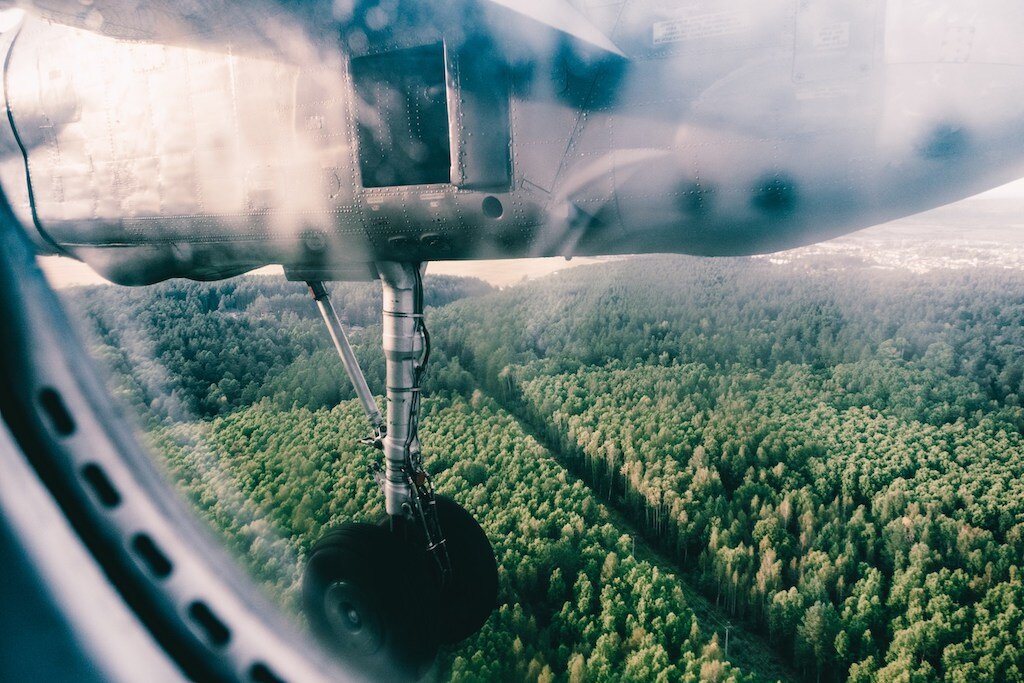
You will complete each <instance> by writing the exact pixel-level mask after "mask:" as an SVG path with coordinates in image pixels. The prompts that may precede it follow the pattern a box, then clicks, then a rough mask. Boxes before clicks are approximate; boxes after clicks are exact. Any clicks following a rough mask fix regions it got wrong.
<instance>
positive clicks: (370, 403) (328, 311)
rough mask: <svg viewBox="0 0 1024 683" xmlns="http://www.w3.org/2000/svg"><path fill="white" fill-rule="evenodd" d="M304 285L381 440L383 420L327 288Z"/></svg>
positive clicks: (322, 284) (313, 283)
mask: <svg viewBox="0 0 1024 683" xmlns="http://www.w3.org/2000/svg"><path fill="white" fill-rule="evenodd" d="M306 284H307V285H309V292H310V294H312V295H313V298H314V299H315V300H316V307H317V308H318V309H320V315H321V316H323V319H324V322H325V323H327V331H328V332H330V333H331V340H332V341H333V342H334V348H335V349H337V351H338V356H340V357H341V364H342V365H344V366H345V372H346V374H348V378H349V379H350V380H351V381H352V386H353V388H355V390H356V396H358V397H359V402H360V403H362V404H363V411H365V412H366V417H367V419H369V420H370V424H371V425H373V429H374V433H375V436H376V437H378V438H383V430H384V418H383V416H382V415H381V414H380V409H379V408H378V407H377V400H376V399H375V398H374V397H373V394H372V393H370V387H369V386H368V385H367V384H366V377H365V376H364V375H363V370H362V368H360V367H359V361H358V360H356V354H355V353H353V351H352V345H351V344H349V343H348V335H347V334H345V326H344V325H342V324H341V318H339V317H338V312H337V311H335V310H334V304H332V303H331V297H330V296H329V295H328V294H327V288H326V287H325V286H324V283H323V282H307V283H306Z"/></svg>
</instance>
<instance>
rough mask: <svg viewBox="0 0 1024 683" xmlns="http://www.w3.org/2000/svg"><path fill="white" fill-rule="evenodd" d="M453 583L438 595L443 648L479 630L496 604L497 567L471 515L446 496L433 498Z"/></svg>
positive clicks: (478, 526)
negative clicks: (442, 532)
mask: <svg viewBox="0 0 1024 683" xmlns="http://www.w3.org/2000/svg"><path fill="white" fill-rule="evenodd" d="M435 500H436V501H437V517H438V521H439V522H440V523H441V529H442V530H443V531H444V535H445V539H446V544H445V545H446V546H447V548H448V558H449V561H450V562H451V566H452V580H451V581H450V582H449V584H448V586H446V587H445V589H444V590H443V591H442V592H441V612H440V629H439V631H440V638H441V642H442V643H444V644H446V645H452V644H454V643H457V642H459V641H460V640H464V639H465V638H468V637H469V636H471V635H473V634H474V633H476V632H477V631H479V630H480V627H481V626H483V625H484V622H486V621H487V618H488V617H489V616H490V615H491V612H493V611H494V608H495V606H496V604H497V601H498V563H497V561H496V560H495V559H494V550H493V549H492V548H491V543H490V541H488V540H487V536H486V535H485V534H484V530H483V529H481V528H480V525H479V524H478V523H477V521H476V520H475V519H473V515H471V514H469V512H467V511H466V509H465V508H463V507H462V506H461V505H459V504H458V503H456V502H455V501H454V500H452V499H451V498H448V497H446V496H435Z"/></svg>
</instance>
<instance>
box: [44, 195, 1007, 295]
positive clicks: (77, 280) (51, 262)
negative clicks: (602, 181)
mask: <svg viewBox="0 0 1024 683" xmlns="http://www.w3.org/2000/svg"><path fill="white" fill-rule="evenodd" d="M1015 198H1019V199H1020V200H1021V202H1022V204H1024V179H1021V180H1017V181H1014V182H1012V183H1009V184H1007V185H1003V186H1001V187H997V188H995V189H992V190H989V191H988V192H983V193H982V194H979V195H976V196H975V197H970V198H968V199H965V200H963V201H965V202H970V201H972V200H975V199H1015ZM1022 209H1024V206H1022ZM1022 215H1024V212H1022ZM897 222H898V221H897ZM595 260H597V259H592V258H575V259H573V260H572V261H566V260H565V259H563V258H561V257H553V258H543V259H540V258H534V259H515V260H506V261H463V262H460V261H439V262H433V263H431V264H430V266H429V272H431V273H435V274H448V275H465V276H470V277H478V278H480V279H482V280H486V281H488V282H490V283H491V284H493V285H496V286H498V287H503V286H505V285H509V284H513V283H515V282H519V281H520V280H522V279H524V278H534V277H540V276H543V275H548V274H550V273H553V272H555V271H557V270H563V269H565V268H569V267H572V266H577V265H583V264H587V263H593V262H594V261H595ZM39 263H40V265H41V266H42V268H43V272H45V273H46V276H47V278H48V279H49V280H50V283H51V284H52V285H53V286H54V287H73V286H75V285H93V284H108V283H107V281H106V280H104V279H103V278H101V277H100V276H99V275H97V274H96V273H94V272H93V271H92V270H91V269H89V267H88V266H86V265H85V264H83V263H80V262H78V261H74V260H72V259H69V258H63V257H60V256H47V257H43V258H40V259H39ZM256 272H262V273H276V274H280V273H281V272H282V271H281V268H280V267H279V266H268V267H266V268H261V269H260V270H259V271H256Z"/></svg>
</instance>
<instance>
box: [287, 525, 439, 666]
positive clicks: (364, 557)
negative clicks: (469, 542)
mask: <svg viewBox="0 0 1024 683" xmlns="http://www.w3.org/2000/svg"><path fill="white" fill-rule="evenodd" d="M432 588H433V577H432V576H430V575H429V572H428V571H427V568H426V566H425V565H424V563H423V562H422V558H420V557H417V556H416V555H415V554H414V553H412V552H410V549H409V548H408V547H407V545H406V544H405V543H402V542H400V541H399V540H398V539H397V538H396V537H395V536H394V535H392V534H391V533H390V532H389V531H388V530H387V529H385V528H382V527H379V526H374V525H372V524H358V523H348V524H344V525H342V526H340V527H338V528H336V529H333V530H331V531H328V532H327V533H326V534H324V536H323V537H322V538H321V539H320V540H319V541H317V543H316V544H315V545H314V546H313V548H312V550H311V551H310V553H309V560H308V562H307V564H306V569H305V572H304V574H303V577H302V601H303V607H304V608H305V612H306V615H307V617H308V618H309V622H310V625H311V626H312V627H313V630H314V631H315V632H316V634H317V635H318V636H319V637H320V638H321V639H322V640H324V641H325V643H326V644H327V645H328V646H329V647H330V648H331V649H333V650H335V651H336V652H338V654H339V656H340V657H341V658H342V659H343V660H345V661H347V662H350V663H351V664H353V665H356V666H358V667H359V668H360V669H362V670H363V671H364V672H365V673H367V674H368V675H370V676H371V677H372V678H375V679H378V678H379V679H382V680H395V679H407V680H415V679H417V678H420V677H421V676H422V675H423V673H424V672H425V671H426V670H427V669H428V668H429V667H430V665H431V664H432V663H433V660H434V657H435V656H436V654H437V647H438V641H437V631H438V629H437V626H436V619H437V597H438V596H437V591H436V589H432Z"/></svg>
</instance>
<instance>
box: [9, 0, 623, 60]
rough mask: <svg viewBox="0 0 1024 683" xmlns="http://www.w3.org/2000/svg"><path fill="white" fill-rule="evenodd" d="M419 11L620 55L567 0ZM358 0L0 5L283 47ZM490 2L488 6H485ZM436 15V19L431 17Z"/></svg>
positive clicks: (330, 23) (122, 28)
mask: <svg viewBox="0 0 1024 683" xmlns="http://www.w3.org/2000/svg"><path fill="white" fill-rule="evenodd" d="M399 4H401V5H402V6H403V11H404V9H405V6H408V7H410V8H415V9H416V10H418V11H419V12H423V13H426V14H431V15H434V17H435V18H437V15H445V14H448V15H450V18H451V19H452V20H453V21H460V22H461V21H465V20H466V19H467V18H473V17H476V18H478V19H480V18H482V19H483V20H484V21H487V22H488V23H489V24H490V26H489V27H488V28H490V29H491V30H492V31H495V32H501V30H502V26H503V24H505V23H507V21H506V22H503V21H502V18H503V15H504V16H505V17H507V14H508V13H513V14H514V15H517V16H518V17H522V18H525V19H526V20H529V21H532V22H535V23H537V24H540V25H543V26H546V27H548V28H550V29H554V30H555V31H557V32H559V33H561V34H563V35H566V36H568V37H571V38H573V39H575V40H578V41H581V42H583V43H586V44H587V45H590V46H593V47H597V48H598V49H599V50H601V51H603V52H607V53H609V54H613V55H616V56H619V57H624V56H625V55H624V54H623V53H622V51H621V50H619V48H618V47H616V45H615V44H614V43H613V42H612V41H611V39H610V38H609V37H608V36H606V35H605V34H604V33H602V31H601V30H600V29H598V28H597V27H596V26H595V25H594V24H593V23H592V22H591V21H590V20H589V19H588V18H587V16H586V15H584V14H583V13H582V12H581V11H580V10H578V9H576V8H575V7H574V6H573V5H572V4H571V3H570V2H569V1H568V0H468V1H467V3H465V5H464V6H468V8H469V9H474V8H473V7H472V6H474V5H475V6H476V7H475V9H480V10H484V11H482V12H474V11H470V12H465V11H463V7H462V6H463V3H458V2H450V1H449V0H411V1H406V2H401V3H399ZM364 5H367V6H368V5H370V3H366V2H362V1H361V0H348V1H347V2H346V1H341V2H330V1H323V0H320V1H314V2H301V1H298V0H242V1H239V0H14V1H13V2H12V1H8V2H0V8H15V7H16V8H20V9H24V10H25V11H28V12H31V13H33V14H35V15H37V16H41V17H43V18H45V19H48V20H50V21H53V22H55V23H59V24H64V25H68V26H74V27H76V28H81V29H85V30H88V31H92V32H94V33H100V34H103V35H107V36H111V37H114V38H121V39H126V40H136V41H153V42H161V43H167V44H183V43H188V44H192V45H196V44H199V45H202V44H207V45H211V46H212V45H216V46H224V45H230V46H231V47H232V48H233V49H238V50H244V51H257V52H267V51H269V52H273V53H281V54H285V55H287V54H288V48H289V42H288V41H289V40H290V36H292V35H294V34H293V33H291V32H289V31H288V30H287V29H289V28H291V29H295V28H300V29H302V30H303V31H304V32H305V34H306V36H308V37H325V36H336V35H337V29H338V28H344V27H347V26H351V25H352V23H354V22H360V21H363V20H364V14H366V13H367V12H369V11H370V10H371V9H373V8H374V7H376V6H374V7H366V8H364V7H363V6H364ZM494 9H497V10H498V12H497V13H495V12H493V11H490V10H494ZM439 23H440V22H439Z"/></svg>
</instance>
